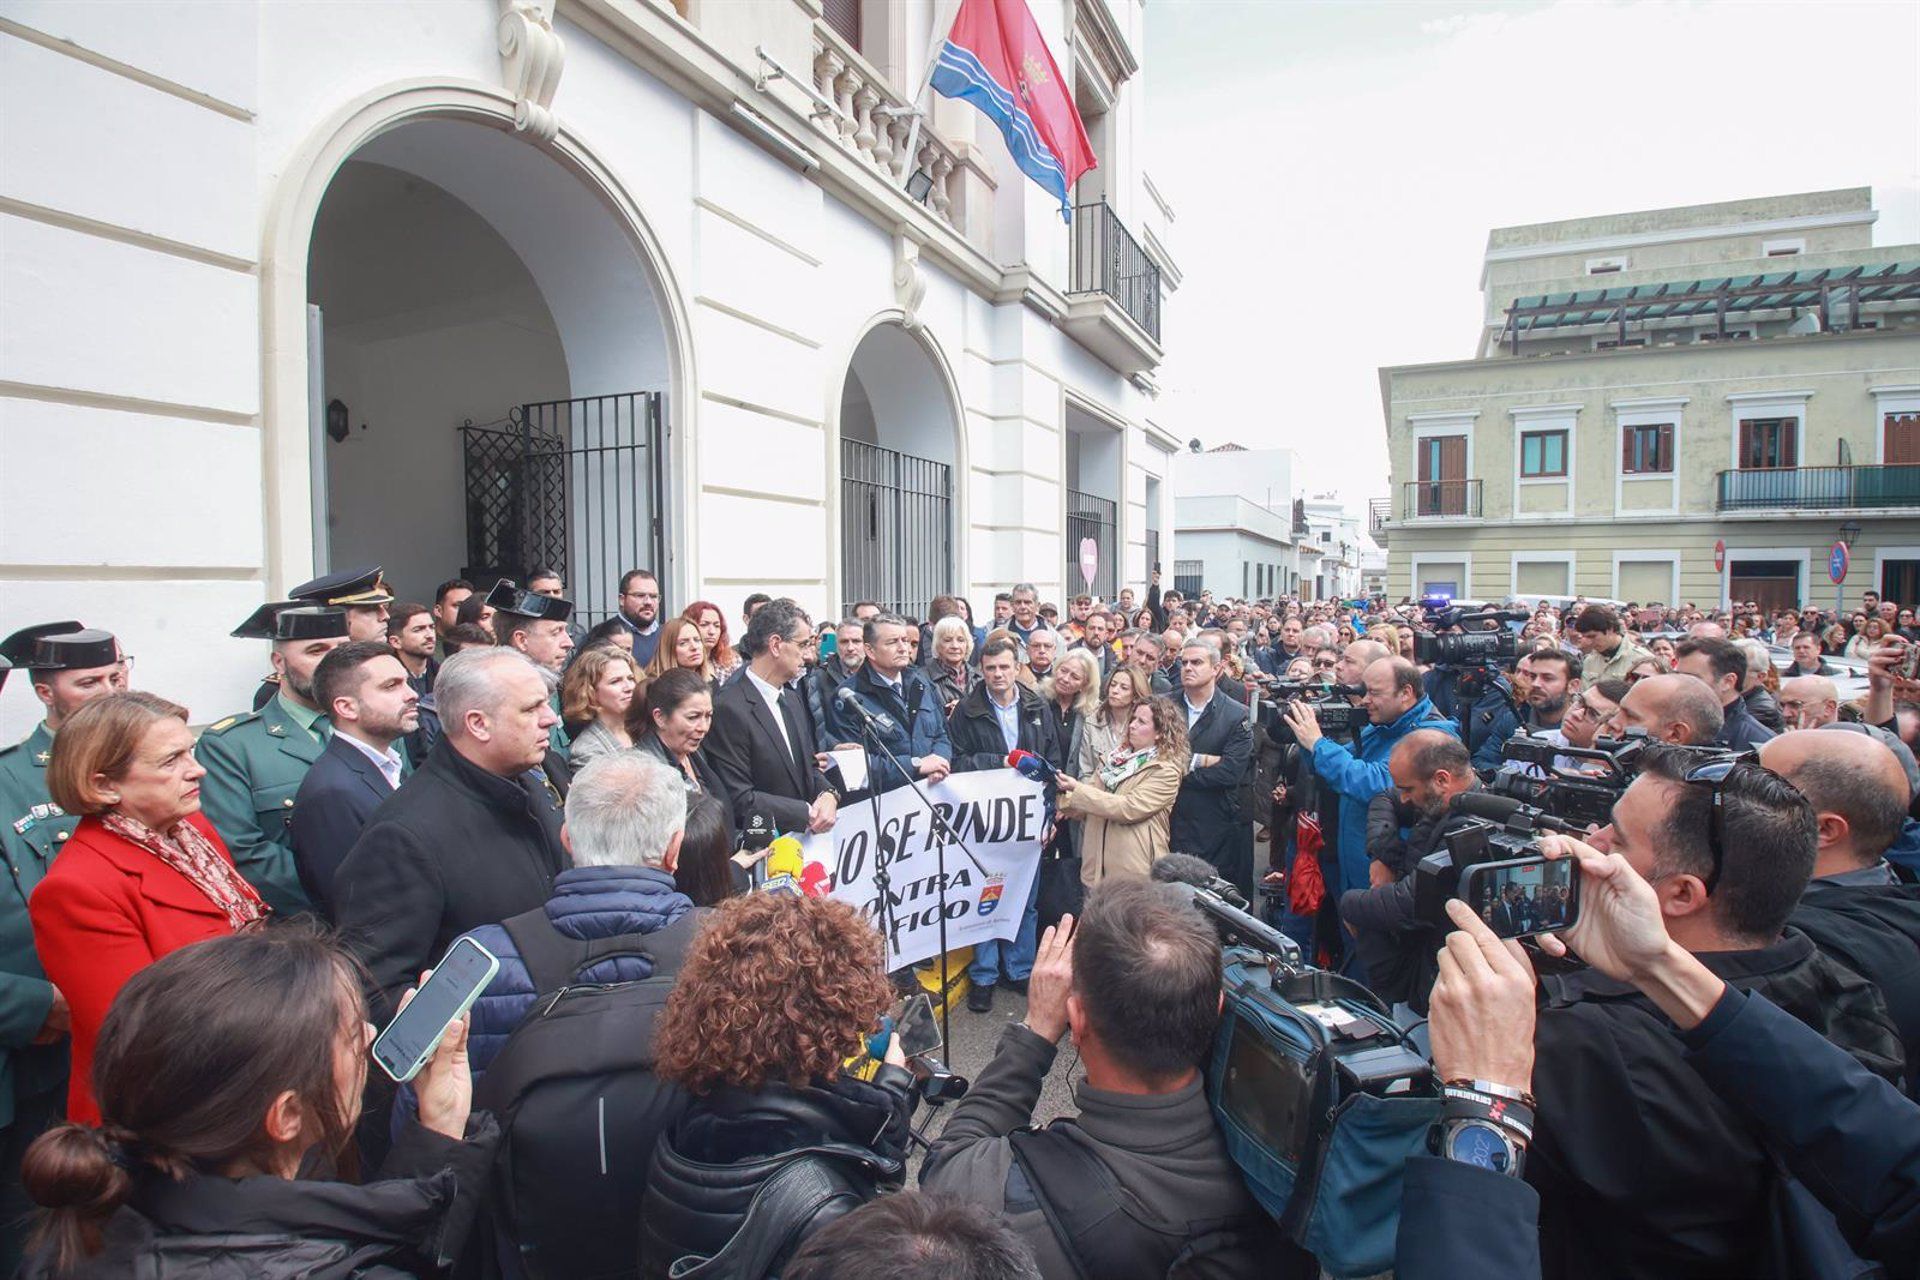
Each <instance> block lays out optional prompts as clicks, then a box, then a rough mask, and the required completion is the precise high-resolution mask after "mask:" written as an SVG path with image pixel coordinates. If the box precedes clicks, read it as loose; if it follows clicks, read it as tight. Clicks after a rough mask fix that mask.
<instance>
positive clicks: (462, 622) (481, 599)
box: [453, 591, 493, 644]
mask: <svg viewBox="0 0 1920 1280" xmlns="http://www.w3.org/2000/svg"><path fill="white" fill-rule="evenodd" d="M486 607H487V598H486V597H485V596H483V595H481V594H480V593H479V592H478V591H476V592H474V593H473V594H472V595H470V596H468V597H467V598H466V599H465V600H462V601H461V602H460V610H459V612H457V613H455V614H454V615H453V625H454V626H456V627H480V615H481V614H482V613H483V612H484V611H485V610H486ZM480 631H481V633H482V634H485V633H486V628H485V627H480ZM487 643H488V644H492V643H493V641H491V640H489V641H487Z"/></svg>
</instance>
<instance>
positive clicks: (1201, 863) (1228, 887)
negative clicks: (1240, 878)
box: [1147, 853, 1247, 911]
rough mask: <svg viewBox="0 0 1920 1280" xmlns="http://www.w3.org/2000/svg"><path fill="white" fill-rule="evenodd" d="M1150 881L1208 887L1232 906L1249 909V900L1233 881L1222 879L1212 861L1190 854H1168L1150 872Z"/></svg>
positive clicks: (1242, 909) (1207, 889)
mask: <svg viewBox="0 0 1920 1280" xmlns="http://www.w3.org/2000/svg"><path fill="white" fill-rule="evenodd" d="M1147 878H1148V879H1149V880H1158V881H1159V882H1160V883H1162V884H1190V885H1192V886H1193V887H1194V888H1196V889H1205V890H1206V891H1207V892H1209V893H1212V894H1215V895H1217V896H1218V897H1219V898H1220V899H1221V900H1222V901H1224V902H1225V903H1226V904H1227V905H1228V906H1230V907H1236V908H1238V909H1239V910H1241V911H1245V910H1246V909H1247V900H1246V898H1245V897H1244V896H1243V895H1242V894H1241V892H1240V890H1239V889H1238V888H1236V887H1235V886H1234V885H1233V883H1232V882H1231V881H1228V880H1225V879H1222V878H1221V875H1220V873H1219V872H1218V871H1216V870H1214V866H1213V864H1212V863H1211V862H1208V861H1207V860H1206V859H1205V858H1200V857H1196V856H1194V855H1193V854H1191V853H1169V854H1167V855H1166V856H1164V857H1162V858H1161V859H1160V860H1159V861H1157V862H1155V863H1154V864H1153V867H1152V869H1151V870H1149V871H1148V872H1147Z"/></svg>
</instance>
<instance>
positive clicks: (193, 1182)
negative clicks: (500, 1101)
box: [20, 1112, 500, 1280]
mask: <svg viewBox="0 0 1920 1280" xmlns="http://www.w3.org/2000/svg"><path fill="white" fill-rule="evenodd" d="M499 1145H500V1126H499V1125H498V1124H497V1123H496V1122H495V1121H494V1119H493V1117H492V1116H490V1115H488V1114H487V1113H485V1112H476V1113H475V1114H474V1117H473V1119H472V1121H471V1122H470V1123H469V1124H468V1126H467V1140H466V1141H464V1142H454V1141H453V1140H451V1139H449V1138H446V1137H443V1136H441V1135H440V1134H437V1133H434V1132H432V1131H431V1130H428V1129H424V1128H422V1127H421V1126H420V1125H418V1124H409V1125H408V1126H407V1127H406V1128H405V1129H403V1130H402V1131H401V1133H400V1135H399V1137H398V1138H397V1139H396V1140H395V1142H394V1145H393V1149H392V1150H391V1151H390V1152H389V1153H388V1154H387V1160H386V1165H385V1167H384V1169H383V1172H384V1173H387V1174H388V1175H390V1176H389V1177H386V1178H384V1179H382V1180H381V1181H378V1182H369V1183H367V1184H365V1185H364V1186H352V1185H350V1184H348V1183H343V1182H318V1181H288V1180H286V1179H284V1178H275V1177H268V1176H264V1175H263V1176H260V1177H252V1178H222V1177H216V1176H195V1177H190V1178H187V1179H186V1180H185V1181H182V1182H175V1181H173V1180H172V1179H170V1178H168V1177H166V1176H165V1175H164V1174H161V1173H159V1172H157V1171H156V1172H147V1173H144V1174H142V1175H140V1178H139V1183H138V1185H137V1186H135V1188H134V1191H133V1194H132V1196H131V1197H129V1199H128V1201H127V1203H126V1204H125V1205H124V1206H122V1207H121V1209H120V1210H119V1211H118V1212H117V1213H115V1214H114V1215H113V1217H112V1218H111V1219H110V1220H109V1221H108V1223H107V1230H106V1238H105V1240H104V1242H103V1246H102V1248H101V1250H100V1252H99V1253H97V1254H95V1255H94V1256H93V1257H91V1258H88V1259H85V1260H84V1261H82V1262H81V1264H80V1265H79V1266H78V1267H76V1268H74V1269H72V1270H70V1271H58V1270H56V1269H55V1268H54V1266H53V1260H52V1258H51V1257H50V1256H47V1255H45V1254H43V1255H42V1256H38V1257H34V1258H30V1259H28V1260H27V1263H26V1265H25V1266H23V1267H22V1268H21V1270H20V1276H21V1280H55V1278H56V1277H57V1280H108V1277H126V1276H139V1277H141V1280H399V1278H400V1277H406V1276H433V1275H438V1274H440V1272H441V1271H442V1270H443V1269H445V1268H446V1267H448V1266H451V1265H452V1263H453V1258H454V1253H455V1251H456V1250H457V1249H458V1248H459V1247H460V1245H461V1244H462V1242H464V1241H465V1239H466V1236H467V1232H468V1230H469V1228H470V1227H471V1226H472V1224H473V1215H474V1211H475V1209H476V1207H477V1204H478V1200H477V1197H478V1196H479V1195H480V1194H481V1193H482V1192H483V1191H484V1190H485V1188H486V1181H487V1170H488V1167H489V1166H490V1165H491V1164H492V1163H493V1156H494V1152H495V1151H496V1150H497V1149H498V1147H499Z"/></svg>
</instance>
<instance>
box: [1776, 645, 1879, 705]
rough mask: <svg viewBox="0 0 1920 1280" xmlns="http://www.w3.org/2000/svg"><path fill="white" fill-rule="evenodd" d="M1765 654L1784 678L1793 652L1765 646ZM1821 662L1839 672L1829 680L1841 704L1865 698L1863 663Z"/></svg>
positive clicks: (1855, 660) (1833, 659)
mask: <svg viewBox="0 0 1920 1280" xmlns="http://www.w3.org/2000/svg"><path fill="white" fill-rule="evenodd" d="M1767 652H1768V654H1769V655H1771V656H1772V658H1773V665H1774V666H1775V667H1776V668H1778V669H1779V671H1780V674H1781V677H1782V678H1785V676H1786V673H1787V668H1788V667H1790V666H1792V665H1793V650H1792V649H1791V648H1787V647H1784V646H1781V645H1777V644H1770V645H1768V646H1767ZM1821 661H1822V662H1824V663H1826V664H1827V666H1829V667H1831V668H1832V669H1833V670H1835V671H1837V672H1839V674H1838V675H1835V676H1832V677H1830V678H1831V679H1832V680H1833V687H1834V688H1835V689H1838V690H1839V691H1840V701H1841V702H1843V703H1844V702H1852V701H1853V700H1854V699H1856V698H1864V697H1866V696H1867V664H1866V663H1865V662H1863V661H1861V660H1860V659H1859V658H1841V657H1828V658H1822V659H1821Z"/></svg>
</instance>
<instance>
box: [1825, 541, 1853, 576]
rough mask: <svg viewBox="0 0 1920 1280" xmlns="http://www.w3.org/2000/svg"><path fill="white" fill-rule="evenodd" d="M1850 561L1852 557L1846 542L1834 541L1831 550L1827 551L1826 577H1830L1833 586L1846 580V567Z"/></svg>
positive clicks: (1851, 561)
mask: <svg viewBox="0 0 1920 1280" xmlns="http://www.w3.org/2000/svg"><path fill="white" fill-rule="evenodd" d="M1852 563H1853V557H1852V556H1851V555H1850V554H1849V553H1848V551H1847V544H1846V543H1844V542H1836V543H1834V544H1833V550H1832V551H1830V552H1828V553H1827V577H1828V578H1830V579H1832V581H1833V585H1834V586H1836V587H1837V586H1839V585H1840V584H1841V583H1843V582H1845V581H1846V580H1847V569H1848V567H1849V566H1850V565H1851V564H1852Z"/></svg>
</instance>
